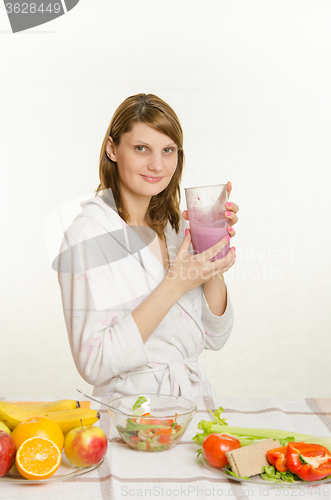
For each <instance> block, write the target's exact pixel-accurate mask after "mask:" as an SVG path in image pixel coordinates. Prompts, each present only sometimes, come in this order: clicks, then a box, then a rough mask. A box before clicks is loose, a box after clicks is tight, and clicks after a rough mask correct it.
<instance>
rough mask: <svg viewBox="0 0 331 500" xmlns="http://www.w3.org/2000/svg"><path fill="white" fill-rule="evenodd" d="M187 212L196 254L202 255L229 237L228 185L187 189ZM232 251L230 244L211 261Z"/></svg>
mask: <svg viewBox="0 0 331 500" xmlns="http://www.w3.org/2000/svg"><path fill="white" fill-rule="evenodd" d="M185 194H186V202H187V211H188V216H189V222H190V231H191V236H192V245H193V250H194V253H195V254H197V253H201V252H204V251H205V250H207V249H208V248H210V247H211V246H213V245H215V243H217V242H218V241H220V240H221V239H222V238H224V236H228V220H227V219H226V217H225V215H224V212H225V205H224V204H225V202H226V201H227V191H226V184H222V185H217V186H201V187H196V188H185ZM229 250H230V244H229V243H228V244H227V245H226V246H225V247H224V248H223V249H222V250H221V252H219V253H218V254H217V255H216V256H215V257H213V258H212V259H211V260H212V261H214V260H217V259H221V258H223V257H224V256H225V255H226V254H227V253H228V251H229Z"/></svg>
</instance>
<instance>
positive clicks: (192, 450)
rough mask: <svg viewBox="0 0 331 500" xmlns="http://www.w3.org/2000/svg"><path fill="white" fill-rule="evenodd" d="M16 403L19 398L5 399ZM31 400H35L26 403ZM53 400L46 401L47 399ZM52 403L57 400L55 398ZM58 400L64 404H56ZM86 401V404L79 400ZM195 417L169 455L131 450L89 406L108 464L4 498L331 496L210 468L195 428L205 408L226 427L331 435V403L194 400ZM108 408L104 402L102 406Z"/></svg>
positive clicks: (8, 487) (11, 487)
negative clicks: (104, 440)
mask: <svg viewBox="0 0 331 500" xmlns="http://www.w3.org/2000/svg"><path fill="white" fill-rule="evenodd" d="M0 399H2V400H6V399H7V400H12V401H13V400H17V399H20V400H22V398H14V397H11V398H0ZM25 399H26V400H29V399H31V398H25ZM47 399H48V400H49V399H50V398H45V399H43V400H47ZM54 399H55V398H54ZM56 399H61V398H56ZM77 399H82V398H77ZM192 400H193V401H194V402H195V403H196V404H197V408H198V411H197V413H196V414H195V415H194V418H193V420H192V422H191V423H190V426H189V427H188V429H187V431H186V433H185V434H184V436H183V438H182V440H181V441H180V442H179V443H178V444H177V445H176V446H175V447H174V448H172V449H170V450H167V451H164V452H160V453H147V452H138V451H134V450H130V449H129V448H128V447H127V446H126V445H125V444H124V443H123V441H122V440H121V438H120V437H119V435H118V433H117V430H116V429H115V428H114V426H113V424H112V421H111V418H110V415H109V413H108V410H107V408H106V407H104V406H101V405H99V404H98V403H94V402H92V403H91V408H94V409H98V410H99V412H100V415H101V418H100V421H99V422H98V424H96V425H100V427H101V428H102V429H103V430H104V431H105V432H106V434H107V436H108V437H109V447H108V451H107V455H106V457H105V460H104V462H103V464H102V465H101V466H100V467H99V468H97V469H95V470H94V471H91V472H89V473H87V474H84V475H80V476H77V477H72V478H71V479H69V480H66V481H61V482H60V481H58V482H45V483H41V484H37V485H35V484H29V483H28V482H27V483H25V484H17V483H7V482H3V481H1V480H0V499H1V500H13V499H14V500H16V499H24V500H38V499H47V500H76V499H77V500H112V499H116V500H122V499H123V500H124V499H126V498H127V499H140V498H141V499H149V498H161V499H163V498H187V499H205V498H212V499H213V498H234V499H240V500H244V499H252V498H254V499H255V498H259V499H260V498H304V499H315V498H316V499H317V498H318V499H323V498H326V499H328V498H331V483H325V484H323V483H321V484H320V485H316V486H315V485H314V486H309V485H304V483H303V484H302V486H301V485H300V486H297V485H295V486H293V485H292V486H291V484H287V485H282V486H280V485H273V484H270V483H268V482H266V483H265V484H263V485H260V484H259V485H254V484H250V482H249V481H247V482H245V483H238V482H235V481H233V480H231V479H228V478H223V477H220V476H218V475H217V474H216V473H214V472H213V471H210V470H209V469H207V468H206V467H205V466H204V464H203V463H202V459H201V457H199V458H197V449H198V446H197V445H195V444H194V443H193V441H192V438H193V436H194V435H195V434H196V433H197V425H198V422H199V421H200V420H202V419H205V420H207V419H209V418H211V415H210V414H209V412H208V408H209V409H211V410H215V409H216V408H217V407H218V406H222V407H223V408H224V412H223V414H222V416H223V417H224V418H226V419H227V422H228V423H229V425H234V426H241V427H266V428H275V429H284V430H287V431H289V434H290V433H291V431H292V432H293V431H296V432H302V433H306V434H315V435H320V436H330V432H331V399H315V398H308V399H276V398H261V399H245V398H218V399H217V400H213V399H212V398H211V397H199V398H192ZM104 402H107V401H105V400H104Z"/></svg>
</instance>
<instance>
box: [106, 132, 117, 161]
mask: <svg viewBox="0 0 331 500" xmlns="http://www.w3.org/2000/svg"><path fill="white" fill-rule="evenodd" d="M106 155H107V156H108V158H109V159H110V160H112V161H115V162H116V148H115V145H114V141H113V138H112V137H110V136H109V137H108V142H107V144H106Z"/></svg>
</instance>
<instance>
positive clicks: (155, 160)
mask: <svg viewBox="0 0 331 500" xmlns="http://www.w3.org/2000/svg"><path fill="white" fill-rule="evenodd" d="M177 150H178V148H177V144H176V143H175V142H174V141H173V140H172V139H171V138H170V137H168V136H167V135H165V134H162V133H161V132H159V131H158V130H156V129H154V128H152V127H150V126H149V125H147V124H146V123H141V122H140V123H137V124H135V125H134V126H133V128H132V130H131V131H130V132H127V133H125V134H123V135H122V137H121V139H120V143H119V145H117V146H116V145H115V144H114V143H113V141H112V139H111V138H109V141H108V144H107V146H106V152H107V155H108V157H109V158H110V159H111V160H113V161H116V163H117V169H118V174H119V177H120V183H121V193H122V195H123V196H125V195H131V196H132V195H133V196H136V195H140V196H144V197H149V198H151V197H152V196H154V195H156V194H158V193H160V192H161V191H163V190H164V189H165V188H166V187H167V185H168V184H169V182H170V180H171V177H172V176H173V174H174V172H175V170H176V166H177Z"/></svg>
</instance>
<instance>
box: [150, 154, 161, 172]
mask: <svg viewBox="0 0 331 500" xmlns="http://www.w3.org/2000/svg"><path fill="white" fill-rule="evenodd" d="M148 170H153V171H154V172H161V171H162V170H163V158H162V155H161V154H158V153H153V154H152V155H151V156H150V157H149V163H148Z"/></svg>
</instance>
